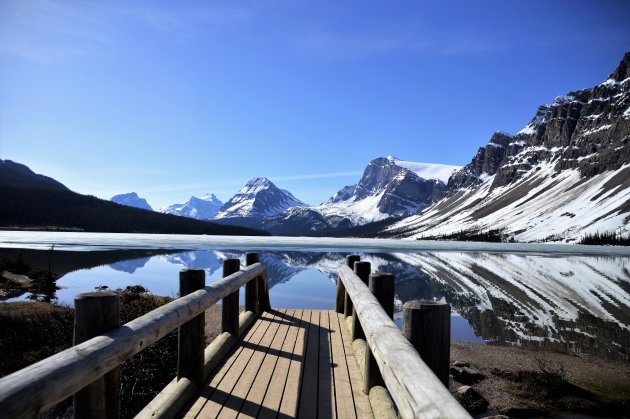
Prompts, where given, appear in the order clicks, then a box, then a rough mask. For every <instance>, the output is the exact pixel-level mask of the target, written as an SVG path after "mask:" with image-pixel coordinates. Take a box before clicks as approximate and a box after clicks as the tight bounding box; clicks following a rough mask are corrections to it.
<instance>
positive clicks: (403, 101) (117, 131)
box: [0, 0, 630, 208]
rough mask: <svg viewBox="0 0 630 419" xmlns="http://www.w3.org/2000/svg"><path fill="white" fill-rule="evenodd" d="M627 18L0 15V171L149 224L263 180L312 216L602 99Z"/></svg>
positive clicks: (542, 14) (436, 7) (383, 6)
mask: <svg viewBox="0 0 630 419" xmlns="http://www.w3.org/2000/svg"><path fill="white" fill-rule="evenodd" d="M628 22H630V3H629V2H628V1H625V0H619V1H605V0H598V1H574V0H571V1H521V2H516V1H505V0H501V1H469V0H465V1H439V2H438V1H435V2H421V1H395V2H392V1H381V2H377V1H347V2H346V1H338V0H334V1H322V0H318V1H300V0H287V1H282V0H278V1H274V0H269V1H266V0H260V1H225V2H210V1H198V2H195V1H177V2H172V1H169V2H166V1H164V2H159V1H110V0H108V1H92V2H84V1H78V0H67V1H63V0H59V1H36V0H2V1H0V42H1V44H0V158H2V159H12V160H15V161H18V162H21V163H24V164H27V165H29V166H30V167H31V168H32V169H33V170H35V171H36V172H39V173H43V174H46V175H49V176H52V177H54V178H56V179H58V180H60V181H61V182H63V183H65V184H66V185H68V186H69V187H70V188H71V189H73V190H76V191H78V192H81V193H89V194H93V195H96V196H99V197H103V198H109V197H111V196H112V195H114V194H117V193H123V192H129V191H136V192H138V193H139V194H140V195H141V196H143V197H145V198H147V199H148V201H149V203H150V204H151V205H152V206H153V207H154V208H155V207H161V206H164V205H167V204H170V203H174V202H183V201H184V200H186V199H187V198H188V197H189V196H190V195H197V196H200V195H202V194H204V193H207V192H214V193H215V194H216V195H217V196H219V198H221V199H223V200H225V199H227V198H229V197H230V196H231V195H232V194H234V193H235V192H236V191H237V190H238V189H240V187H241V186H242V185H243V184H244V182H245V181H246V180H247V179H249V178H251V177H256V176H266V177H269V178H270V179H271V180H272V181H274V182H275V183H276V184H277V185H278V186H279V187H282V188H285V189H288V190H290V191H292V192H293V193H294V194H295V195H296V196H297V197H298V198H300V199H302V200H303V201H305V202H307V203H314V204H316V203H319V202H321V201H323V200H325V199H326V198H328V197H329V196H330V195H332V194H333V193H334V192H336V191H337V190H338V189H339V188H341V187H342V186H344V185H347V184H352V183H355V182H356V181H357V180H358V179H359V177H360V173H361V172H362V170H363V169H364V167H365V166H366V164H367V163H368V161H369V160H371V159H373V158H375V157H378V156H387V155H395V156H397V157H399V158H401V159H404V160H410V161H418V162H432V163H445V164H457V165H464V164H466V163H468V162H469V161H470V159H471V157H472V156H473V155H474V153H475V151H476V150H477V148H478V147H479V146H482V145H484V144H485V143H486V142H487V141H488V139H489V138H490V136H491V134H492V132H494V131H497V130H504V131H508V132H516V131H518V130H519V129H521V128H522V127H523V126H525V125H526V124H527V123H528V122H529V120H530V119H531V118H532V116H533V115H534V112H535V110H536V108H537V106H538V105H540V104H541V103H549V102H550V101H552V100H553V98H554V97H555V96H557V95H560V94H564V93H567V92H568V91H570V90H575V89H578V88H583V87H591V86H593V85H595V84H598V83H600V82H601V81H603V80H604V79H605V78H606V76H607V75H608V74H609V73H610V72H611V71H612V70H613V69H614V68H615V66H616V65H617V64H618V62H619V61H620V59H621V58H622V56H623V53H624V52H625V51H626V50H630V24H628Z"/></svg>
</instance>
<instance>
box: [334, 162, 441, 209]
mask: <svg viewBox="0 0 630 419" xmlns="http://www.w3.org/2000/svg"><path fill="white" fill-rule="evenodd" d="M444 187H445V185H444V183H442V182H441V181H439V180H436V179H423V178H421V177H420V176H418V175H417V174H415V173H414V172H412V171H411V170H409V169H407V168H404V167H401V166H398V165H397V164H396V163H395V160H393V159H389V158H385V157H379V158H376V159H374V160H372V161H371V162H370V163H369V164H368V166H367V168H366V169H365V171H364V172H363V176H362V177H361V180H360V181H359V183H358V184H356V185H355V186H345V187H344V188H343V189H341V190H340V191H339V192H337V193H336V194H335V196H333V197H332V198H330V199H329V200H328V201H326V202H324V204H322V205H329V204H338V203H342V202H343V201H349V200H353V201H355V202H356V201H359V200H362V199H366V198H369V197H373V196H377V195H380V194H382V197H381V198H380V199H379V201H378V204H377V208H378V209H379V211H380V212H382V213H386V214H389V215H390V216H401V215H407V214H413V213H414V212H416V211H418V210H421V209H422V208H424V207H426V206H427V205H429V204H430V203H431V202H432V201H433V199H434V198H436V197H437V196H439V195H440V194H441V193H442V190H443V189H444Z"/></svg>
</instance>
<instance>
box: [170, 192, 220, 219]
mask: <svg viewBox="0 0 630 419" xmlns="http://www.w3.org/2000/svg"><path fill="white" fill-rule="evenodd" d="M222 205H223V202H221V201H220V200H219V199H218V198H217V197H216V196H215V195H214V194H206V195H204V196H202V197H201V198H197V197H196V196H191V197H190V199H189V200H188V201H186V202H185V203H183V204H173V205H169V206H168V207H166V208H162V209H160V212H163V213H165V214H173V215H180V216H183V217H189V218H196V219H198V220H207V219H208V218H211V217H214V216H215V215H216V214H217V212H219V209H220V208H221V206H222Z"/></svg>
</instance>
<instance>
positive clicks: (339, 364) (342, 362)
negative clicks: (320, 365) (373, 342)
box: [328, 312, 357, 418]
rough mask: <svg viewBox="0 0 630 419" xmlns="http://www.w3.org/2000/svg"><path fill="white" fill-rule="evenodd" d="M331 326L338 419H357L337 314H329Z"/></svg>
mask: <svg viewBox="0 0 630 419" xmlns="http://www.w3.org/2000/svg"><path fill="white" fill-rule="evenodd" d="M328 318H329V322H330V323H329V324H330V348H331V352H332V365H333V368H332V371H333V375H334V383H335V385H334V386H333V387H334V388H333V390H334V398H335V399H334V400H335V406H336V408H337V418H356V417H357V415H356V411H355V409H354V401H353V400H352V399H353V397H352V388H351V383H350V377H349V376H348V365H347V359H346V353H345V348H344V346H343V341H342V339H341V326H343V325H340V324H339V318H338V317H337V315H336V313H332V312H329V313H328Z"/></svg>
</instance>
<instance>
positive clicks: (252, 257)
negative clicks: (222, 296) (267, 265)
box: [245, 252, 260, 314]
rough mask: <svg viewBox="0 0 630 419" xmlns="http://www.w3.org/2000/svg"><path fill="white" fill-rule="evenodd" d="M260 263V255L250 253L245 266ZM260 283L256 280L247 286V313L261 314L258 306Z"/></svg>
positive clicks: (246, 257) (247, 255) (246, 256)
mask: <svg viewBox="0 0 630 419" xmlns="http://www.w3.org/2000/svg"><path fill="white" fill-rule="evenodd" d="M258 262H260V254H258V253H253V252H250V253H247V254H246V255H245V266H250V265H253V264H254V263H258ZM259 283H260V281H259V280H254V281H249V282H248V283H247V285H245V311H251V312H253V313H254V314H258V313H259V312H260V307H259V304H258V299H259V297H258V293H259V290H258V288H259Z"/></svg>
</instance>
